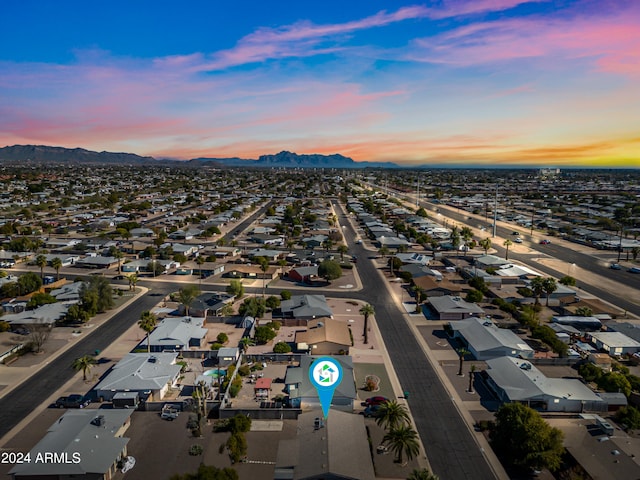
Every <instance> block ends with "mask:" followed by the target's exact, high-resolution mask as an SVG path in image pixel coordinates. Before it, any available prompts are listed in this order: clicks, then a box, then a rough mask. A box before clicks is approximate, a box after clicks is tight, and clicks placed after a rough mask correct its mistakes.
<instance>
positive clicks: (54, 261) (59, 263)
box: [51, 257, 62, 282]
mask: <svg viewBox="0 0 640 480" xmlns="http://www.w3.org/2000/svg"><path fill="white" fill-rule="evenodd" d="M51 266H52V267H53V268H54V269H55V271H56V282H57V281H58V280H60V269H61V268H62V260H60V259H59V258H58V257H56V258H54V259H52V260H51Z"/></svg>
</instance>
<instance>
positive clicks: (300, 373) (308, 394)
mask: <svg viewBox="0 0 640 480" xmlns="http://www.w3.org/2000/svg"><path fill="white" fill-rule="evenodd" d="M316 358H319V357H317V356H313V355H305V356H302V357H301V358H300V365H299V366H289V367H287V373H286V374H285V379H284V383H285V391H286V392H287V393H288V394H289V402H290V404H291V406H292V407H294V408H303V409H307V408H313V409H317V410H318V413H319V414H321V410H320V408H321V407H320V398H318V391H317V389H316V387H314V386H313V385H312V384H311V380H309V368H310V367H311V364H312V363H313V362H314V361H315V360H316ZM334 360H337V361H338V362H340V365H341V366H342V375H343V377H342V382H340V385H338V387H337V388H336V390H335V392H334V394H333V399H332V400H331V407H332V408H336V409H338V410H343V411H346V412H352V411H353V402H354V401H355V399H356V398H357V396H358V394H357V392H356V383H355V379H354V376H353V359H352V358H351V357H350V356H348V355H338V356H336V357H334Z"/></svg>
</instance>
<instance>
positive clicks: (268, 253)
mask: <svg viewBox="0 0 640 480" xmlns="http://www.w3.org/2000/svg"><path fill="white" fill-rule="evenodd" d="M280 255H282V252H281V251H280V250H268V249H265V248H256V249H254V250H249V251H248V252H247V257H249V258H255V257H264V258H266V259H267V260H269V261H270V262H275V261H276V260H278V258H280Z"/></svg>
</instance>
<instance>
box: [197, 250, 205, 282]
mask: <svg viewBox="0 0 640 480" xmlns="http://www.w3.org/2000/svg"><path fill="white" fill-rule="evenodd" d="M204 262H205V260H204V257H203V256H202V255H198V257H197V258H196V263H197V264H198V284H199V285H202V264H203V263H204Z"/></svg>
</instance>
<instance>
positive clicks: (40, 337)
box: [27, 324, 51, 353]
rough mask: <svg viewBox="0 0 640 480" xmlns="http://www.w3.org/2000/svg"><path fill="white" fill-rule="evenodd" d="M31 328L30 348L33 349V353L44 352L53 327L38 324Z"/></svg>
mask: <svg viewBox="0 0 640 480" xmlns="http://www.w3.org/2000/svg"><path fill="white" fill-rule="evenodd" d="M30 328H31V333H30V334H29V346H30V347H31V351H32V352H33V353H40V352H42V347H43V346H44V344H45V343H46V341H47V339H48V338H49V334H50V333H51V327H50V326H49V325H45V324H40V325H37V324H36V325H32V326H31V327H30ZM27 351H28V350H27Z"/></svg>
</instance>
